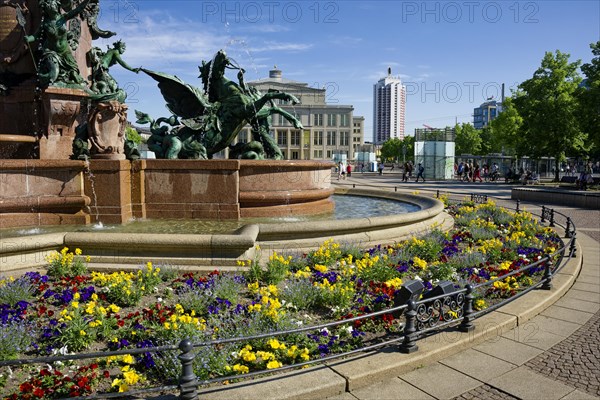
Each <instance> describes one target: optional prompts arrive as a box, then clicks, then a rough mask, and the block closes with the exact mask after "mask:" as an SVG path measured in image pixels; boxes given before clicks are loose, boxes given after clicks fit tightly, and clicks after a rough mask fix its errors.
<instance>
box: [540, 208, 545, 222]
mask: <svg viewBox="0 0 600 400" xmlns="http://www.w3.org/2000/svg"><path fill="white" fill-rule="evenodd" d="M540 222H546V206H542V219H540Z"/></svg>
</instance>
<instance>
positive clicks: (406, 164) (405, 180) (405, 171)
mask: <svg viewBox="0 0 600 400" xmlns="http://www.w3.org/2000/svg"><path fill="white" fill-rule="evenodd" d="M403 168H404V170H403V171H402V182H408V168H409V166H408V163H407V162H405V163H404V165H403Z"/></svg>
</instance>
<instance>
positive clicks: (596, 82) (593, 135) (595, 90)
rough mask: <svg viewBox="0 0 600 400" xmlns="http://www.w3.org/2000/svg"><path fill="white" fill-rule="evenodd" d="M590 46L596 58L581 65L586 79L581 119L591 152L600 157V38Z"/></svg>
mask: <svg viewBox="0 0 600 400" xmlns="http://www.w3.org/2000/svg"><path fill="white" fill-rule="evenodd" d="M590 48H591V49H592V54H593V55H594V58H592V61H591V62H590V63H586V64H583V65H582V66H581V70H582V71H583V73H584V75H585V77H586V80H585V81H584V82H583V85H581V87H580V89H579V91H580V93H579V98H580V105H581V107H580V121H581V128H582V130H583V131H584V132H585V133H586V134H587V135H588V140H589V144H590V145H591V149H590V150H591V154H592V155H593V156H595V157H600V40H599V41H597V42H596V43H592V44H590Z"/></svg>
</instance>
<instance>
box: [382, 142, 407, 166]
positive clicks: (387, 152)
mask: <svg viewBox="0 0 600 400" xmlns="http://www.w3.org/2000/svg"><path fill="white" fill-rule="evenodd" d="M405 149H406V150H405ZM404 151H406V152H405V153H404ZM414 153H415V138H414V136H406V137H405V138H404V139H402V140H400V139H398V138H391V139H388V140H386V141H385V142H384V143H383V145H382V146H381V159H382V160H383V161H387V162H392V161H398V162H401V161H403V155H405V156H406V161H408V160H413V159H414Z"/></svg>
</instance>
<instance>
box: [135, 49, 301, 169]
mask: <svg viewBox="0 0 600 400" xmlns="http://www.w3.org/2000/svg"><path fill="white" fill-rule="evenodd" d="M199 69H200V78H201V79H202V83H203V90H200V89H198V88H196V87H194V86H192V85H189V84H186V83H185V82H183V81H182V80H181V79H179V78H177V77H176V76H172V75H168V74H164V73H160V72H154V71H150V70H147V69H141V70H142V71H143V72H144V73H146V74H147V75H148V76H150V77H152V78H153V79H154V80H156V81H157V82H158V87H159V89H160V91H161V93H162V95H163V98H164V99H165V101H166V102H167V109H168V110H169V111H170V112H171V113H172V114H173V115H174V117H175V120H179V125H177V123H176V122H175V121H174V120H172V119H169V121H171V122H173V124H171V123H169V125H172V127H171V128H169V127H167V126H163V127H160V123H161V122H166V121H167V120H166V119H164V118H163V119H158V120H156V121H153V120H152V118H150V116H148V115H147V114H144V113H139V112H136V115H137V116H138V123H151V124H152V125H151V131H152V134H153V135H152V137H151V139H150V141H151V144H152V145H153V146H160V148H158V149H157V150H158V151H157V152H156V153H157V155H158V157H164V158H196V159H210V158H213V156H214V154H216V153H218V152H220V151H222V150H224V149H226V148H230V149H231V152H230V157H232V158H238V157H239V158H253V159H264V158H274V159H281V158H282V153H281V151H280V150H279V148H278V147H277V144H276V143H275V141H274V140H273V138H272V137H271V136H270V134H269V131H270V121H269V119H270V116H271V115H272V114H280V115H282V116H283V117H284V118H286V119H287V120H288V121H290V122H291V123H292V125H293V126H294V127H295V128H296V129H302V124H301V123H300V121H299V120H298V119H297V118H296V117H294V116H293V115H291V114H290V113H288V112H287V111H285V110H283V109H281V108H279V107H277V106H275V105H274V104H273V102H272V101H273V100H275V99H280V100H284V101H289V102H291V103H292V104H297V103H299V101H298V99H297V98H296V97H294V96H293V95H291V94H288V93H284V92H279V91H276V90H273V91H269V92H268V93H265V94H261V93H259V92H258V91H257V90H256V89H254V88H249V87H247V85H246V84H245V83H244V79H243V77H244V72H245V71H244V70H243V69H242V68H241V67H239V66H238V65H236V64H235V63H233V62H232V60H231V59H230V58H228V57H227V55H226V54H225V52H224V51H223V50H220V51H218V52H217V53H216V54H215V56H214V57H213V59H212V60H211V61H209V62H203V63H202V66H201V67H199ZM226 69H237V70H238V83H236V82H233V81H230V80H229V79H227V78H226V77H225V70H226ZM171 118H173V117H171ZM159 121H160V122H159ZM246 124H250V126H251V127H252V140H251V141H250V142H249V143H238V144H237V145H235V146H231V143H232V142H233V140H234V139H235V137H236V136H237V135H238V133H239V132H240V131H241V129H242V128H243V127H244V126H245V125H246ZM173 125H176V126H173Z"/></svg>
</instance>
